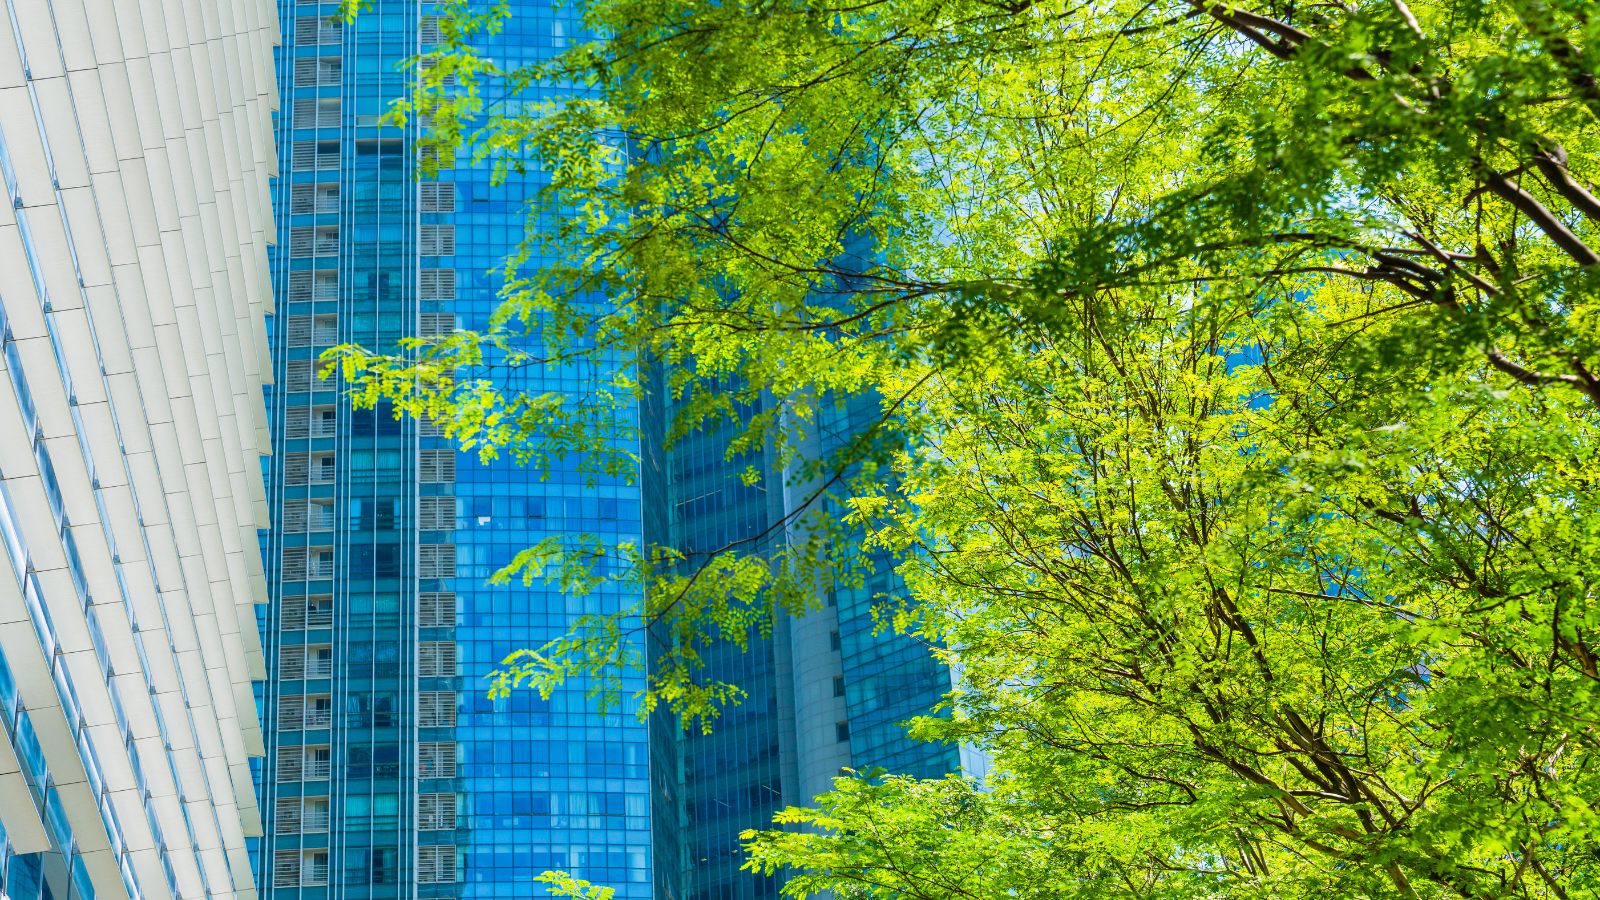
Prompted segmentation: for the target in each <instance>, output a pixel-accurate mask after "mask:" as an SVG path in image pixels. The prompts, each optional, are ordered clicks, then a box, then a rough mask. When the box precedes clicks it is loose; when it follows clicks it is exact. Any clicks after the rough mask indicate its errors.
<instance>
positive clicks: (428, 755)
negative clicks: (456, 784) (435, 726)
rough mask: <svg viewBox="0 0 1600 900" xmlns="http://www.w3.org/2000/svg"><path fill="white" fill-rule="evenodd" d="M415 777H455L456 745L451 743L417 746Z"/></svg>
mask: <svg viewBox="0 0 1600 900" xmlns="http://www.w3.org/2000/svg"><path fill="white" fill-rule="evenodd" d="M417 777H418V778H454V777H456V745H455V744H453V743H448V744H447V743H425V744H418V745H417Z"/></svg>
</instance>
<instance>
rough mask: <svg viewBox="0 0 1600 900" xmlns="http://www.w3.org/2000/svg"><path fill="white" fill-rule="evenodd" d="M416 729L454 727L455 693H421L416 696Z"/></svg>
mask: <svg viewBox="0 0 1600 900" xmlns="http://www.w3.org/2000/svg"><path fill="white" fill-rule="evenodd" d="M417 727H419V728H454V727H456V692H455V691H423V692H421V693H419V694H417Z"/></svg>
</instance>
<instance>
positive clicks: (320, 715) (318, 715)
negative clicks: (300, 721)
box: [304, 709, 333, 731]
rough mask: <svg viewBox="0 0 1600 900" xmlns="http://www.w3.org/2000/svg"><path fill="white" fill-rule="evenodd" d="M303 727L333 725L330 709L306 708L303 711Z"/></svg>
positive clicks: (307, 728)
mask: <svg viewBox="0 0 1600 900" xmlns="http://www.w3.org/2000/svg"><path fill="white" fill-rule="evenodd" d="M304 721H305V729H306V730H307V731H310V730H312V729H314V728H328V727H331V726H332V725H333V710H332V709H308V710H306V713H305V720H304Z"/></svg>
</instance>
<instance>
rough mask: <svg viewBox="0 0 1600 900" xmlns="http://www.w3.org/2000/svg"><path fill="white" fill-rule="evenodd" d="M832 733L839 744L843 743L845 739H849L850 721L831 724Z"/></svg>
mask: <svg viewBox="0 0 1600 900" xmlns="http://www.w3.org/2000/svg"><path fill="white" fill-rule="evenodd" d="M833 735H834V737H835V738H836V739H837V740H838V742H839V743H841V744H843V743H845V742H846V741H848V740H850V723H849V722H839V723H836V724H835V725H834V726H833Z"/></svg>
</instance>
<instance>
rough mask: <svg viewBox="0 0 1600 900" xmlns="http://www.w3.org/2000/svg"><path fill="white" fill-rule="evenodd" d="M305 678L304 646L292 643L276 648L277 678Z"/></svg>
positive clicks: (300, 679)
mask: <svg viewBox="0 0 1600 900" xmlns="http://www.w3.org/2000/svg"><path fill="white" fill-rule="evenodd" d="M305 678H306V648H305V646H304V645H303V644H294V645H291V646H288V647H280V648H278V680H279V681H304V680H305Z"/></svg>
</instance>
